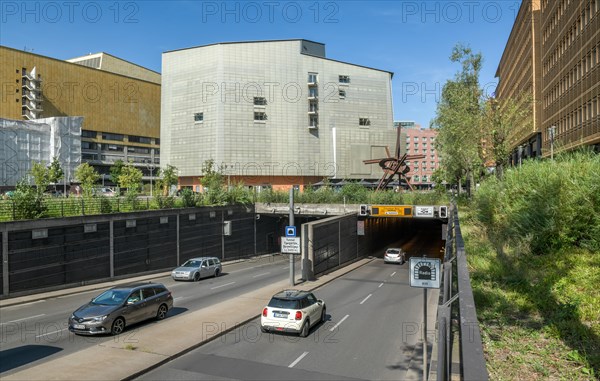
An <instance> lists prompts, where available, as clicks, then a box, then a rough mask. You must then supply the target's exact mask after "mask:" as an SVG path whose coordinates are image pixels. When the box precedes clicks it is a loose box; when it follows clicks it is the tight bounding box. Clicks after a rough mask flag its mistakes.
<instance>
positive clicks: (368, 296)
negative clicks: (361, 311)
mask: <svg viewBox="0 0 600 381" xmlns="http://www.w3.org/2000/svg"><path fill="white" fill-rule="evenodd" d="M371 295H373V294H369V295H367V297H366V298H364V299H363V300H362V302H360V304H363V303H364V302H366V301H367V299H369V298H370V297H371Z"/></svg>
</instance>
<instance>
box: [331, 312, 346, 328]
mask: <svg viewBox="0 0 600 381" xmlns="http://www.w3.org/2000/svg"><path fill="white" fill-rule="evenodd" d="M349 316H350V315H346V316H344V317H343V318H342V320H340V321H338V323H337V324H336V325H334V326H333V327H331V329H330V331H331V332H333V331H334V330H335V329H336V328H337V327H339V325H340V324H342V323H343V322H344V320H346V319H348V317H349Z"/></svg>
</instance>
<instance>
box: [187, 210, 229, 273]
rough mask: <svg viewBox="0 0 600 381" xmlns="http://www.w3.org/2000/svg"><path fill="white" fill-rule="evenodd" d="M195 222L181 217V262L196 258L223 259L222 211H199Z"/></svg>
mask: <svg viewBox="0 0 600 381" xmlns="http://www.w3.org/2000/svg"><path fill="white" fill-rule="evenodd" d="M192 214H194V215H195V217H194V218H195V219H194V220H190V217H189V214H185V215H181V216H180V217H179V262H181V263H183V262H185V261H186V260H188V259H190V258H194V257H208V256H211V257H218V258H221V252H222V249H221V243H222V240H221V234H222V220H221V218H222V211H220V210H215V211H212V216H211V211H209V210H199V211H198V212H196V213H192Z"/></svg>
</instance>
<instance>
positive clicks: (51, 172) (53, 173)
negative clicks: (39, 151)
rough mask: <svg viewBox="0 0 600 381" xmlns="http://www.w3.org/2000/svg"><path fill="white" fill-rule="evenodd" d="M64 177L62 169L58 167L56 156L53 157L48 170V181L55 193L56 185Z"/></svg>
mask: <svg viewBox="0 0 600 381" xmlns="http://www.w3.org/2000/svg"><path fill="white" fill-rule="evenodd" d="M64 176H65V173H64V171H63V169H62V167H61V166H60V162H59V161H58V158H57V157H56V156H54V157H53V158H52V163H50V167H49V168H48V180H49V181H50V183H52V184H54V191H55V192H56V184H57V183H58V182H59V181H60V180H61V179H63V178H64Z"/></svg>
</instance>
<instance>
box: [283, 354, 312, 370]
mask: <svg viewBox="0 0 600 381" xmlns="http://www.w3.org/2000/svg"><path fill="white" fill-rule="evenodd" d="M307 354H308V352H304V353H302V354H301V355H300V356H299V357H298V358H297V359H296V360H294V362H293V363H291V364H290V365H288V368H293V367H294V365H296V364H298V363H299V362H300V360H302V359H303V358H304V357H306V355H307Z"/></svg>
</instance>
